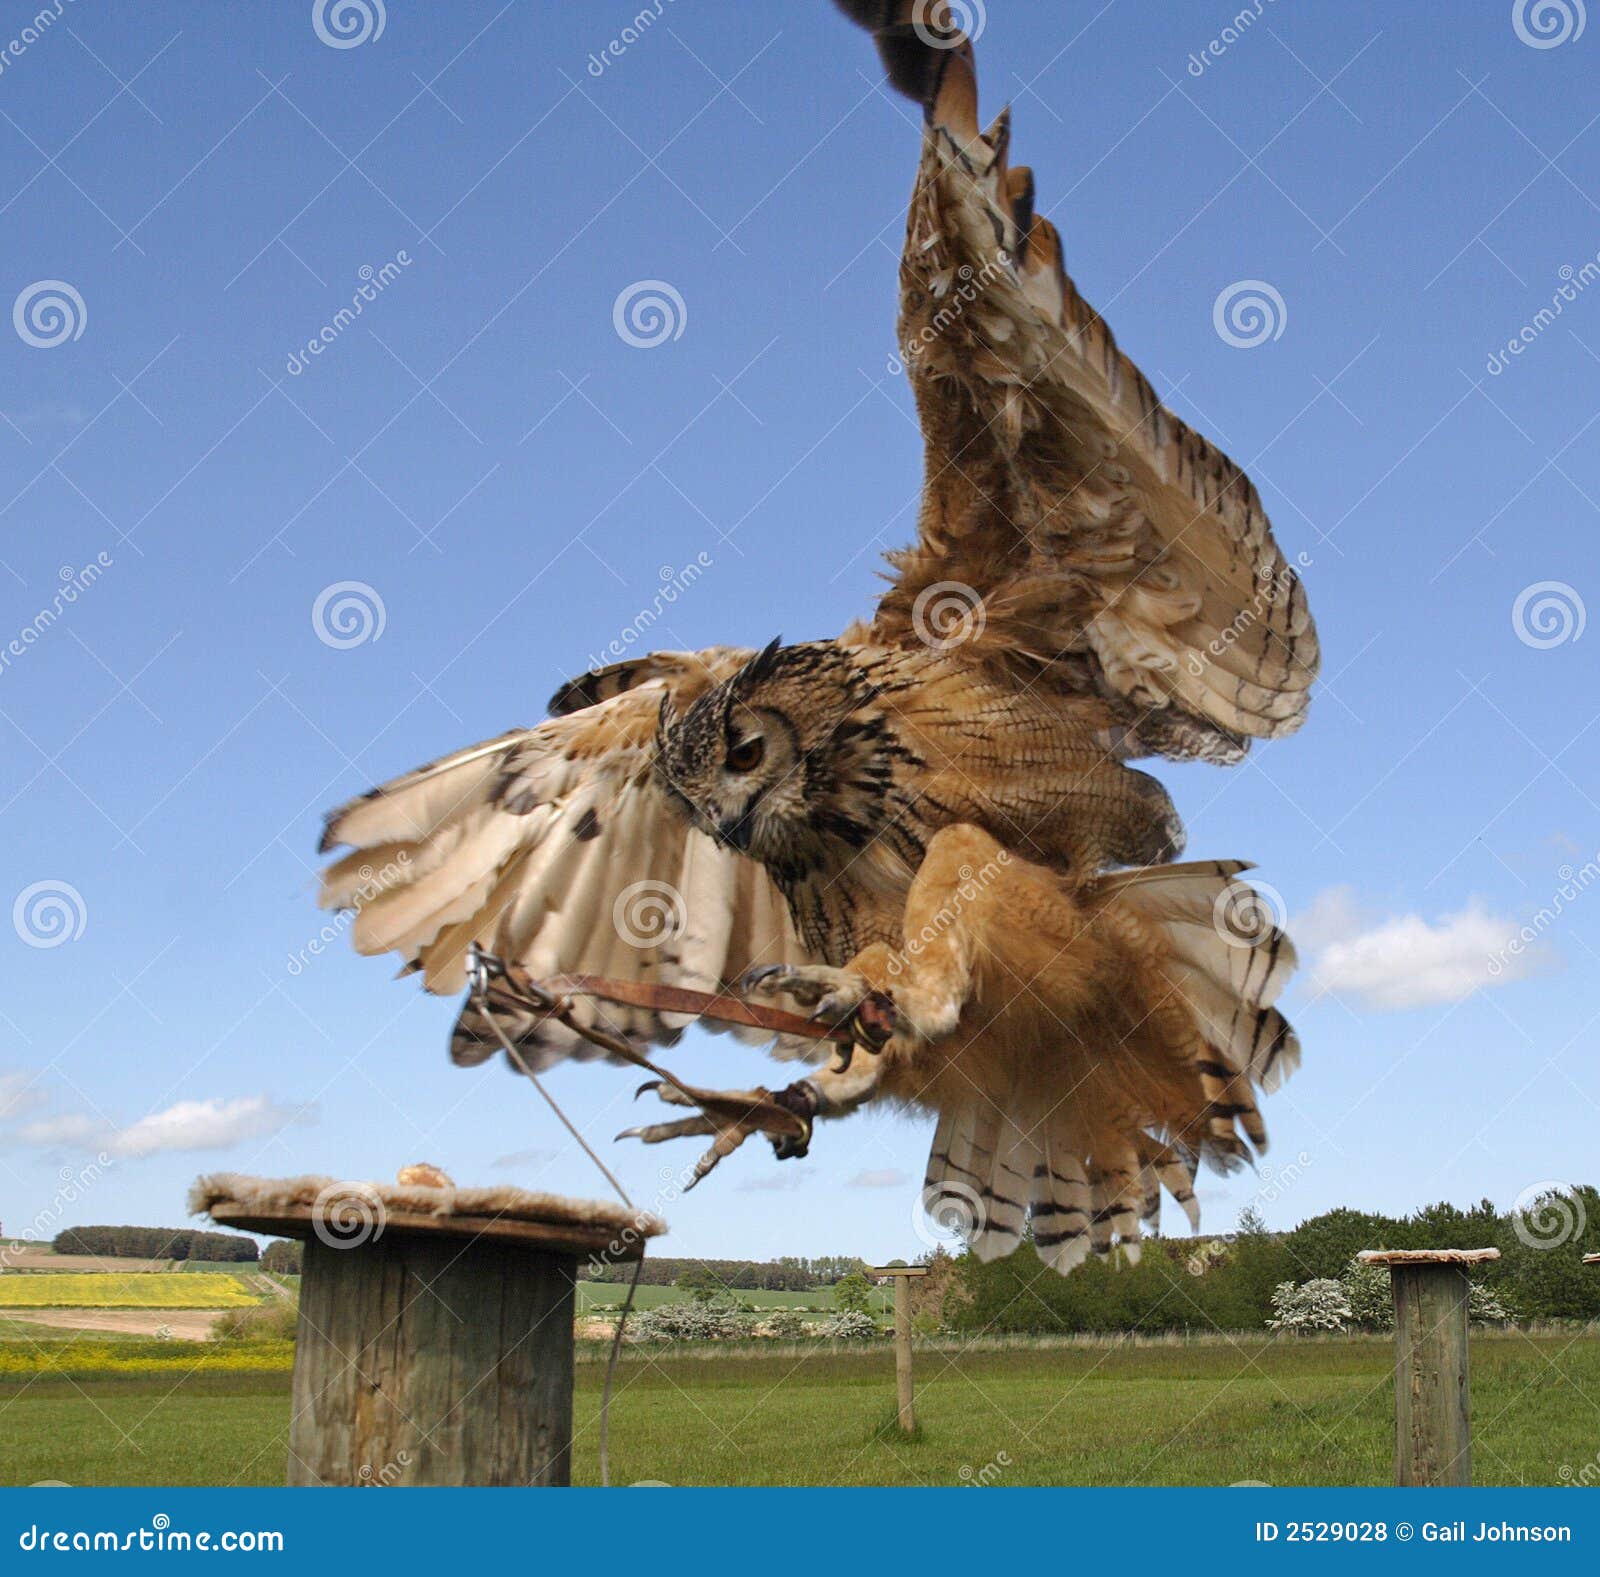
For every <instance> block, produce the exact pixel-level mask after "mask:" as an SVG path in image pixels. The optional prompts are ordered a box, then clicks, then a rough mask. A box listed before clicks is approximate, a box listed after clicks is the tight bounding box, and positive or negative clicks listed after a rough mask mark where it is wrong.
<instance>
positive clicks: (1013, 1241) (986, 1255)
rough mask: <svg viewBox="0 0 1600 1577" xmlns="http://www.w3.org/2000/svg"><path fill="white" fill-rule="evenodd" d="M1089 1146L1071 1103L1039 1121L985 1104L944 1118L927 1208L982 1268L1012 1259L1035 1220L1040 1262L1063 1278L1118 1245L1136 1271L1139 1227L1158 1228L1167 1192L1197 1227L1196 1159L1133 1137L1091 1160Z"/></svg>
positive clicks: (926, 1186) (925, 1191) (1105, 1145)
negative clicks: (1163, 1195) (1091, 1257)
mask: <svg viewBox="0 0 1600 1577" xmlns="http://www.w3.org/2000/svg"><path fill="white" fill-rule="evenodd" d="M1087 1147H1088V1140H1087V1138H1086V1135H1085V1130H1084V1126H1083V1123H1082V1120H1081V1117H1080V1115H1079V1114H1078V1113H1077V1112H1076V1111H1075V1110H1074V1109H1073V1107H1072V1103H1070V1102H1068V1103H1065V1104H1064V1105H1062V1106H1059V1107H1057V1108H1056V1109H1055V1110H1054V1111H1053V1112H1051V1113H1050V1114H1048V1115H1046V1116H1044V1117H1043V1118H1041V1119H1040V1120H1038V1121H1036V1122H1033V1123H1029V1122H1027V1121H1026V1120H1021V1121H1019V1120H1018V1119H1017V1118H1015V1117H1012V1116H1009V1115H1006V1114H1005V1113H1002V1112H1000V1111H999V1110H998V1109H997V1108H996V1107H995V1106H993V1105H992V1104H989V1103H987V1102H985V1103H980V1104H977V1105H974V1106H970V1107H966V1108H963V1109H960V1110H953V1111H950V1110H947V1111H944V1112H942V1113H941V1114H940V1117H939V1126H938V1128H937V1129H936V1130H935V1132H934V1136H933V1149H932V1151H931V1152H930V1154H929V1156H928V1173H927V1177H926V1179H925V1180H924V1182H923V1186H922V1207H923V1209H924V1210H925V1211H926V1212H927V1214H928V1216H929V1217H930V1218H931V1219H932V1221H933V1222H934V1224H935V1226H936V1228H938V1229H939V1230H940V1231H941V1232H942V1233H943V1234H944V1235H946V1236H950V1237H956V1238H959V1239H961V1240H962V1241H964V1242H965V1244H966V1246H967V1247H968V1248H970V1249H971V1251H972V1252H973V1253H974V1254H975V1255H977V1257H978V1258H979V1259H980V1260H984V1261H988V1260H994V1259H1001V1258H1003V1257H1004V1256H1005V1255H1007V1254H1010V1253H1012V1252H1013V1251H1014V1250H1015V1249H1016V1248H1017V1246H1018V1245H1019V1244H1020V1243H1021V1242H1022V1239H1023V1232H1024V1229H1025V1226H1027V1224H1028V1223H1030V1222H1031V1227H1032V1237H1033V1245H1034V1248H1035V1249H1036V1250H1037V1252H1038V1255H1039V1258H1040V1259H1042V1260H1043V1261H1044V1262H1045V1264H1047V1265H1048V1266H1049V1267H1050V1268H1051V1269H1052V1270H1055V1271H1058V1272H1060V1274H1061V1275H1063V1276H1064V1275H1066V1274H1067V1272H1068V1271H1070V1270H1073V1269H1075V1268H1076V1267H1077V1266H1078V1265H1080V1264H1082V1263H1083V1261H1084V1260H1086V1259H1087V1258H1088V1257H1089V1255H1090V1254H1091V1253H1093V1254H1096V1255H1098V1256H1099V1257H1100V1258H1102V1259H1104V1258H1106V1257H1107V1256H1109V1254H1110V1253H1111V1250H1112V1247H1113V1245H1114V1244H1116V1245H1120V1247H1121V1248H1122V1250H1123V1252H1124V1254H1125V1255H1126V1257H1127V1259H1128V1261H1129V1262H1130V1263H1137V1261H1138V1258H1139V1246H1140V1227H1141V1223H1142V1224H1144V1225H1148V1226H1151V1227H1154V1226H1155V1224H1156V1222H1157V1220H1158V1219H1159V1216H1160V1209H1161V1190H1162V1188H1163V1186H1164V1187H1165V1188H1166V1189H1167V1191H1168V1192H1169V1193H1170V1194H1171V1195H1172V1196H1173V1198H1174V1199H1176V1200H1177V1201H1178V1203H1179V1205H1180V1206H1181V1207H1182V1209H1183V1211H1184V1213H1185V1215H1186V1216H1187V1217H1188V1219H1189V1222H1190V1225H1191V1226H1198V1225H1199V1221H1200V1212H1199V1207H1198V1206H1197V1205H1196V1203H1195V1197H1194V1167H1193V1164H1192V1161H1189V1160H1185V1159H1184V1157H1183V1156H1182V1155H1180V1154H1179V1152H1178V1151H1177V1150H1175V1149H1173V1148H1172V1147H1171V1146H1170V1145H1167V1144H1164V1143H1162V1142H1161V1141H1160V1140H1159V1139H1156V1138H1154V1137H1153V1136H1152V1135H1150V1134H1147V1133H1141V1132H1135V1133H1131V1134H1129V1135H1127V1136H1126V1137H1124V1138H1121V1139H1119V1140H1117V1141H1114V1142H1107V1141H1105V1140H1101V1142H1100V1145H1099V1149H1098V1152H1097V1153H1096V1154H1094V1155H1092V1156H1089V1155H1087V1154H1086V1151H1087Z"/></svg>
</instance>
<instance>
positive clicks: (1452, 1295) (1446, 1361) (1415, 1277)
mask: <svg viewBox="0 0 1600 1577" xmlns="http://www.w3.org/2000/svg"><path fill="white" fill-rule="evenodd" d="M1499 1257H1500V1250H1499V1249H1495V1248H1481V1249H1396V1250H1393V1251H1392V1252H1391V1251H1381V1250H1380V1251H1372V1250H1368V1251H1366V1252H1364V1253H1362V1254H1359V1255H1357V1258H1358V1259H1360V1260H1362V1261H1364V1262H1365V1263H1367V1264H1369V1265H1384V1266H1387V1267H1388V1271H1389V1279H1390V1287H1391V1290H1392V1292H1393V1294H1394V1347H1395V1368H1394V1415H1395V1453H1394V1476H1395V1483H1396V1484H1399V1485H1401V1486H1417V1485H1422V1486H1432V1485H1437V1486H1452V1487H1459V1486H1464V1485H1469V1484H1471V1482H1472V1415H1471V1393H1470V1388H1469V1385H1468V1379H1467V1299H1468V1291H1469V1286H1470V1284H1469V1282H1468V1280H1467V1272H1468V1269H1469V1268H1470V1267H1471V1266H1473V1265H1479V1264H1484V1263H1487V1262H1488V1261H1490V1260H1496V1259H1499Z"/></svg>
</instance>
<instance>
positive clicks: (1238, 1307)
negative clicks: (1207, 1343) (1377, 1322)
mask: <svg viewBox="0 0 1600 1577" xmlns="http://www.w3.org/2000/svg"><path fill="white" fill-rule="evenodd" d="M1379 1248H1386V1249H1398V1248H1497V1249H1499V1250H1500V1258H1499V1260H1498V1261H1496V1262H1494V1263H1492V1264H1487V1265H1485V1266H1483V1267H1482V1268H1481V1270H1480V1271H1479V1272H1476V1273H1475V1274H1474V1281H1475V1282H1478V1283H1480V1284H1481V1285H1482V1286H1483V1287H1484V1288H1485V1289H1486V1290H1487V1291H1488V1292H1489V1293H1491V1294H1492V1295H1493V1298H1492V1305H1491V1306H1493V1307H1497V1308H1503V1309H1505V1310H1506V1311H1507V1312H1508V1313H1509V1315H1510V1316H1511V1318H1513V1319H1516V1320H1523V1321H1528V1320H1574V1321H1590V1320H1596V1319H1600V1268H1597V1267H1595V1266H1592V1265H1591V1266H1587V1267H1586V1266H1585V1265H1584V1264H1583V1256H1584V1254H1585V1253H1590V1254H1593V1253H1600V1190H1597V1189H1595V1188H1594V1187H1593V1186H1591V1185H1587V1184H1586V1185H1582V1186H1579V1187H1575V1188H1572V1189H1570V1190H1555V1191H1551V1192H1550V1193H1548V1194H1546V1195H1543V1196H1541V1197H1540V1198H1539V1199H1537V1200H1535V1201H1533V1202H1532V1203H1531V1204H1529V1205H1527V1206H1526V1207H1525V1208H1524V1209H1523V1210H1521V1211H1519V1212H1510V1211H1502V1210H1499V1209H1497V1208H1496V1207H1495V1206H1494V1205H1493V1204H1492V1203H1491V1202H1490V1201H1488V1200H1483V1201H1481V1202H1480V1203H1479V1204H1476V1205H1473V1206H1470V1207H1469V1208H1467V1209H1465V1210H1463V1209H1461V1208H1459V1207H1457V1206H1455V1205H1451V1204H1437V1205H1429V1206H1427V1207H1426V1208H1425V1209H1422V1210H1418V1211H1415V1212H1414V1213H1412V1214H1411V1215H1408V1216H1388V1215H1381V1214H1376V1213H1373V1212H1369V1211H1361V1210H1351V1209H1339V1210H1330V1211H1327V1212H1325V1213H1324V1214H1322V1215H1319V1216H1313V1217H1312V1218H1311V1219H1310V1220H1308V1221H1303V1222H1301V1223H1300V1225H1299V1226H1297V1227H1295V1228H1294V1229H1293V1230H1292V1231H1289V1232H1281V1233H1272V1232H1268V1231H1267V1230H1266V1228H1265V1226H1264V1224H1263V1223H1262V1220H1261V1217H1260V1216H1259V1215H1258V1214H1257V1213H1256V1212H1255V1211H1253V1210H1247V1211H1245V1213H1244V1214H1243V1215H1242V1216H1241V1217H1240V1220H1239V1226H1238V1230H1237V1231H1234V1232H1232V1233H1228V1234H1226V1235H1225V1236H1221V1237H1216V1238H1160V1237H1155V1238H1150V1239H1147V1241H1146V1243H1145V1245H1144V1252H1143V1254H1142V1255H1141V1257H1140V1261H1139V1263H1138V1264H1137V1265H1130V1264H1128V1263H1127V1261H1126V1260H1125V1259H1123V1258H1122V1257H1121V1256H1120V1255H1118V1256H1116V1257H1114V1258H1113V1259H1111V1260H1106V1261H1101V1260H1095V1259H1091V1260H1090V1261H1089V1262H1088V1263H1087V1264H1085V1265H1082V1266H1080V1267H1079V1268H1078V1269H1077V1270H1075V1271H1074V1272H1073V1273H1072V1274H1071V1275H1070V1276H1065V1277H1063V1276H1058V1275H1056V1273H1055V1272H1054V1271H1052V1270H1049V1269H1048V1268H1046V1267H1045V1266H1044V1265H1043V1264H1041V1263H1040V1261H1039V1259H1038V1257H1037V1256H1036V1255H1035V1253H1034V1252H1033V1248H1032V1245H1031V1244H1029V1243H1027V1242H1024V1244H1023V1246H1022V1247H1021V1248H1019V1249H1018V1250H1017V1252H1016V1253H1014V1254H1011V1255H1009V1256H1008V1257H1007V1258H1005V1259H999V1260H994V1261H992V1262H991V1263H990V1264H987V1265H985V1264H983V1263H982V1262H981V1261H980V1260H978V1258H977V1257H976V1256H975V1255H972V1254H964V1255H962V1256H961V1257H959V1258H958V1259H957V1260H955V1261H954V1264H953V1274H952V1276H951V1278H950V1286H949V1290H948V1293H947V1294H946V1295H945V1297H944V1298H943V1300H942V1307H941V1309H940V1311H939V1319H940V1323H942V1324H944V1325H947V1326H950V1327H953V1328H954V1329H957V1330H961V1331H970V1332H974V1333H975V1332H978V1331H988V1332H1019V1333H1021V1332H1030V1333H1034V1332H1074V1331H1142V1332H1178V1331H1207V1330H1225V1331H1241V1330H1260V1329H1263V1328H1265V1327H1266V1325H1267V1324H1268V1322H1269V1321H1270V1320H1272V1319H1274V1318H1276V1317H1277V1316H1278V1312H1279V1311H1278V1309H1277V1308H1276V1307H1275V1305H1274V1301H1273V1300H1274V1294H1278V1293H1279V1292H1280V1289H1281V1288H1283V1287H1284V1286H1285V1284H1286V1283H1287V1284H1293V1285H1295V1286H1301V1285H1303V1284H1305V1283H1307V1282H1312V1281H1344V1282H1346V1283H1348V1279H1349V1276H1350V1267H1351V1262H1352V1260H1353V1259H1354V1258H1355V1255H1356V1254H1357V1253H1358V1252H1359V1251H1361V1250H1362V1249H1379Z"/></svg>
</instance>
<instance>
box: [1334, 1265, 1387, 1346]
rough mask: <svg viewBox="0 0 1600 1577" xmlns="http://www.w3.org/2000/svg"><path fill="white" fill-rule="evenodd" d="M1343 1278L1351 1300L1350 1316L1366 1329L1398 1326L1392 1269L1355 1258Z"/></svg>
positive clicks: (1346, 1295)
mask: <svg viewBox="0 0 1600 1577" xmlns="http://www.w3.org/2000/svg"><path fill="white" fill-rule="evenodd" d="M1340 1280H1341V1281H1342V1282H1343V1284H1344V1295H1345V1297H1346V1298H1347V1299H1348V1300H1349V1303H1350V1316H1351V1318H1352V1319H1353V1320H1354V1321H1355V1323H1356V1324H1357V1325H1359V1326H1360V1327H1361V1328H1362V1330H1364V1331H1387V1330H1392V1329H1393V1328H1394V1294H1393V1293H1392V1292H1391V1291H1390V1289H1389V1272H1388V1271H1387V1270H1385V1269H1384V1267H1383V1266H1382V1265H1369V1264H1367V1263H1366V1262H1365V1261H1364V1260H1359V1259H1353V1260H1351V1261H1350V1263H1349V1264H1348V1265H1346V1266H1345V1270H1344V1275H1343V1276H1342V1277H1341V1278H1340Z"/></svg>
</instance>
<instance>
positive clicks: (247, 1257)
mask: <svg viewBox="0 0 1600 1577" xmlns="http://www.w3.org/2000/svg"><path fill="white" fill-rule="evenodd" d="M50 1246H51V1248H53V1249H54V1250H55V1251H56V1253H58V1254H94V1255H98V1256H99V1257H100V1258H102V1259H208V1260H236V1261H239V1262H241V1263H242V1262H244V1261H249V1262H251V1263H252V1264H253V1263H254V1262H255V1261H256V1260H257V1259H259V1258H260V1256H261V1251H260V1250H259V1249H258V1248H257V1247H256V1243H255V1239H254V1238H247V1237H236V1236H235V1235H234V1234H233V1233H231V1232H196V1231H193V1230H191V1229H190V1228H188V1227H68V1228H67V1229H66V1230H65V1231H63V1232H58V1233H56V1236H55V1241H54V1242H53V1243H52V1244H51V1245H50Z"/></svg>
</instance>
